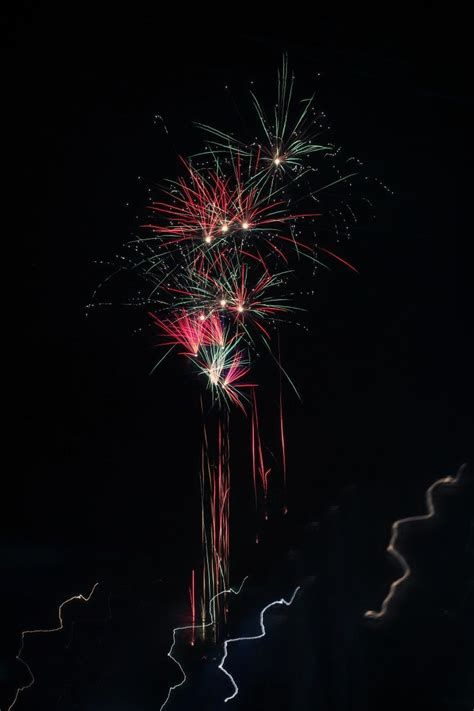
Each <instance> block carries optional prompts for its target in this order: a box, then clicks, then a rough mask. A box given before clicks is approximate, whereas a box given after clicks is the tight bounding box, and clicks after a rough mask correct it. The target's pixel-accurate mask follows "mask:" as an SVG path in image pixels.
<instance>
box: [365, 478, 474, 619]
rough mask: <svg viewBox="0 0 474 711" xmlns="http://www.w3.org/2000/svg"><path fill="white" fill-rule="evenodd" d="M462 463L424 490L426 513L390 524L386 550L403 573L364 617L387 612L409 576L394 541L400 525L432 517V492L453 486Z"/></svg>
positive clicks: (381, 615)
mask: <svg viewBox="0 0 474 711" xmlns="http://www.w3.org/2000/svg"><path fill="white" fill-rule="evenodd" d="M464 468H465V467H464V465H463V466H462V467H461V468H460V469H459V471H458V473H457V474H456V476H454V477H453V476H445V477H442V478H441V479H437V480H436V481H435V482H433V484H431V486H430V487H429V488H428V489H427V490H426V494H425V501H426V509H427V511H428V513H426V514H421V515H420V516H409V517H407V518H401V519H399V520H398V521H395V523H394V524H393V525H392V535H391V537H390V542H389V544H388V546H387V551H388V552H389V553H390V555H392V556H393V557H394V558H395V559H396V560H397V561H398V562H399V563H400V565H401V567H402V570H403V574H402V576H401V577H400V578H397V579H396V580H394V581H393V583H392V584H391V585H390V588H389V591H388V593H387V595H386V597H385V599H384V600H383V602H382V605H381V607H380V610H379V611H378V612H377V611H375V610H367V612H366V613H365V614H364V617H368V618H370V619H372V620H379V619H380V618H382V617H384V616H385V613H386V612H387V609H388V606H389V604H390V601H391V600H392V599H393V597H394V595H395V593H396V591H397V590H398V588H399V587H400V585H402V584H403V583H404V582H405V580H407V578H409V577H410V574H411V569H410V566H409V565H408V563H407V561H406V559H405V558H404V557H403V556H402V554H401V553H400V551H399V550H398V549H397V548H396V543H397V539H398V534H399V530H400V526H403V525H405V524H407V523H414V522H417V521H428V520H429V519H430V518H433V517H434V516H435V515H436V509H435V507H434V503H433V492H434V490H435V489H436V488H437V487H438V486H442V485H450V486H454V485H455V484H457V483H458V482H459V479H460V476H461V474H462V472H463V470H464Z"/></svg>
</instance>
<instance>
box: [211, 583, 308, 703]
mask: <svg viewBox="0 0 474 711" xmlns="http://www.w3.org/2000/svg"><path fill="white" fill-rule="evenodd" d="M299 590H300V586H299V585H298V587H297V588H296V590H295V591H294V593H293V595H292V596H291V597H290V599H289V600H285V599H284V598H280V599H279V600H274V601H273V602H270V603H269V604H268V605H266V606H265V607H264V608H263V610H262V611H261V612H260V630H261V632H260V634H257V635H255V636H253V637H234V638H233V639H227V640H225V642H224V655H223V657H222V659H221V662H220V664H219V669H220V670H221V671H223V672H224V674H225V675H226V676H228V677H229V679H230V681H231V683H232V686H233V687H234V692H233V693H232V694H231V695H230V696H227V697H226V698H225V699H224V702H225V703H227V702H228V701H230V700H231V699H234V698H235V697H236V696H237V694H238V693H239V687H238V686H237V684H236V683H235V679H234V677H233V676H232V674H231V673H230V672H228V671H227V669H225V668H224V662H225V660H226V659H227V654H228V649H227V648H228V645H229V644H231V643H232V642H249V641H252V640H255V639H261V638H262V637H265V635H266V630H265V625H264V624H263V619H264V617H265V613H266V611H267V610H269V609H270V608H271V607H275V605H286V607H289V606H290V605H291V604H292V603H293V601H294V599H295V597H296V595H297V594H298V591H299Z"/></svg>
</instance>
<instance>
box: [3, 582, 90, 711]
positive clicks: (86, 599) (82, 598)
mask: <svg viewBox="0 0 474 711" xmlns="http://www.w3.org/2000/svg"><path fill="white" fill-rule="evenodd" d="M98 584H99V583H95V584H94V586H93V587H92V590H91V591H90V593H89V595H82V594H80V595H73V596H72V597H69V598H68V599H67V600H64V602H62V603H61V604H60V606H59V608H58V619H59V627H53V628H52V629H49V630H42V629H39V630H24V631H23V632H22V633H21V645H20V649H19V650H18V653H17V655H16V659H17V660H18V661H19V662H21V663H22V664H23V666H24V667H26V669H27V671H28V674H29V675H30V679H29V681H28V683H27V684H25V685H24V686H20V687H18V689H17V690H16V692H15V696H14V698H13V701H12V702H11V704H10V706H9V707H8V709H7V711H11V710H12V709H13V707H14V706H15V704H16V702H17V701H18V697H19V696H20V694H21V693H22V692H23V691H26V690H27V689H30V688H31V687H32V686H33V684H34V683H35V677H34V675H33V672H32V671H31V668H30V666H29V664H27V662H25V660H24V659H23V658H22V656H21V655H22V653H23V648H24V645H25V637H26V635H28V634H50V633H52V632H60V631H61V630H62V629H64V622H63V608H64V607H65V606H66V605H69V603H70V602H74V600H79V601H80V602H89V600H90V599H91V597H92V595H93V594H94V592H95V589H96V587H97V586H98Z"/></svg>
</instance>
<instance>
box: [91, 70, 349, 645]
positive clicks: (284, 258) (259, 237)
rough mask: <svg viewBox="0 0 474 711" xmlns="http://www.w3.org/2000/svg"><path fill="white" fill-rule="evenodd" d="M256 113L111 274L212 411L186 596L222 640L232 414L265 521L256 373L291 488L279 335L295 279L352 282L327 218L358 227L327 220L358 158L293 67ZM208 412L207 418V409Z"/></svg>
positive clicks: (212, 145)
mask: <svg viewBox="0 0 474 711" xmlns="http://www.w3.org/2000/svg"><path fill="white" fill-rule="evenodd" d="M251 103H252V104H253V109H254V111H255V119H256V126H257V129H256V134H258V135H255V136H253V137H251V138H245V137H242V138H241V137H236V136H234V135H232V133H230V132H226V131H222V130H220V129H216V128H213V127H211V126H208V125H204V124H199V128H200V130H201V131H202V136H203V137H204V146H203V149H202V150H201V151H200V152H199V153H196V154H195V155H193V156H191V157H188V158H181V159H180V172H181V174H180V175H179V176H178V177H177V178H175V179H172V180H168V181H167V182H165V184H164V186H163V188H162V190H161V194H160V195H159V196H157V198H156V199H154V200H153V201H152V202H151V203H150V218H149V219H148V220H147V221H146V223H145V224H144V225H142V227H143V229H144V232H143V234H140V235H139V236H137V237H136V238H134V239H133V240H131V242H130V243H129V245H128V248H127V252H126V254H124V255H121V258H120V263H119V265H117V268H116V271H115V273H116V272H117V271H119V272H121V271H123V270H127V271H130V272H132V273H134V274H136V275H138V276H139V277H140V279H142V280H143V281H144V283H145V285H146V288H147V291H146V292H141V293H140V295H139V296H138V295H137V297H136V299H133V300H132V301H131V302H130V303H133V304H139V305H142V304H146V305H147V307H148V312H149V314H150V318H151V321H152V324H153V326H154V327H155V328H156V329H157V340H158V343H159V344H160V345H162V346H163V347H166V351H165V352H164V355H163V356H162V357H161V358H160V359H159V361H158V363H157V365H158V364H159V363H161V362H162V360H163V359H164V358H166V357H168V356H169V355H170V354H171V353H172V352H174V353H176V354H178V355H179V356H180V358H181V361H182V362H183V365H184V363H186V364H187V365H186V368H187V369H188V370H191V371H193V372H194V373H195V374H196V377H197V378H198V379H200V380H201V381H202V382H203V389H204V391H205V392H206V393H207V396H208V397H210V401H211V404H212V405H213V407H214V410H215V411H216V412H217V420H218V421H217V424H216V429H215V430H214V428H213V436H212V437H209V434H210V433H209V432H208V427H207V426H206V423H205V422H204V427H203V453H202V462H201V474H200V484H201V509H202V511H201V521H202V550H203V567H202V575H201V576H197V578H195V577H193V585H192V591H193V592H192V605H194V607H193V610H194V612H193V615H195V599H196V587H195V585H196V579H197V580H200V585H201V604H200V607H201V617H202V619H203V620H204V619H205V614H204V611H205V610H207V609H208V607H209V604H210V600H211V599H212V600H214V607H215V609H213V618H215V619H216V620H218V623H216V625H215V626H214V630H215V631H214V634H217V632H216V630H218V629H219V628H222V629H224V628H225V624H224V623H225V609H226V604H225V595H221V592H222V591H223V590H225V589H227V588H228V581H229V570H230V568H229V551H230V533H229V532H230V526H229V512H230V442H229V416H230V413H231V412H232V411H233V410H237V411H238V410H240V411H241V413H243V414H245V415H246V416H247V419H248V422H249V438H250V452H251V455H250V456H251V473H252V477H253V486H254V494H255V502H256V505H257V507H260V506H261V507H262V509H263V514H264V517H265V518H266V517H267V516H268V491H269V482H270V477H271V471H272V468H274V464H273V463H272V467H270V466H269V464H268V462H267V461H266V457H265V454H264V446H263V443H262V437H261V433H260V419H261V418H260V415H259V408H258V402H257V387H258V382H257V380H256V378H255V377H254V365H255V362H256V360H257V359H258V358H259V357H260V356H261V355H262V354H269V355H270V356H271V362H272V363H275V364H276V366H277V369H278V373H277V377H278V386H279V397H278V402H277V407H276V409H277V410H278V412H279V415H278V417H279V423H278V428H279V437H280V444H281V458H282V462H281V471H282V473H283V480H284V485H286V472H287V461H286V444H285V431H284V419H283V413H284V407H283V399H282V389H283V388H282V375H283V376H284V377H285V379H286V380H288V382H289V383H290V384H291V385H292V387H293V388H294V389H295V390H296V387H295V386H294V384H293V383H292V381H291V379H290V377H289V375H288V374H287V372H286V371H285V370H284V369H283V367H282V366H281V358H280V347H279V338H280V330H281V328H282V327H283V325H284V324H285V323H290V322H292V321H293V320H294V319H295V317H296V314H297V312H299V311H301V310H304V307H305V304H304V303H301V295H302V293H303V292H302V289H301V285H300V280H301V278H304V274H305V273H306V274H309V276H312V275H313V274H314V273H315V270H316V268H317V267H318V266H320V265H322V266H326V265H325V264H323V261H322V259H323V257H325V258H329V259H330V260H331V261H333V260H336V261H338V262H339V263H340V264H342V265H344V266H345V267H347V268H349V269H351V270H354V271H356V269H355V267H353V265H351V264H350V263H349V262H348V261H347V260H346V259H344V258H343V257H341V256H339V255H338V254H336V252H335V251H334V250H333V249H329V248H328V247H327V246H325V245H324V246H323V245H321V234H324V228H322V227H321V219H323V224H324V220H325V219H326V221H327V218H329V224H330V225H331V226H332V225H334V224H336V223H337V225H338V227H337V229H335V230H331V233H332V232H334V234H335V236H336V238H337V239H339V235H340V233H341V230H342V231H343V232H344V233H345V234H347V232H348V227H347V225H348V222H349V220H350V219H352V218H353V219H355V215H354V211H353V210H352V208H351V207H350V205H349V204H348V201H347V198H346V196H344V198H341V199H338V206H337V207H336V208H335V207H334V205H332V206H331V207H330V208H328V209H325V205H324V203H323V201H322V199H321V195H322V194H324V189H325V188H329V187H332V188H334V186H339V185H340V184H342V183H346V185H349V184H350V181H351V179H352V177H353V176H354V175H355V171H354V170H353V169H352V167H353V166H354V161H351V160H348V161H346V162H345V163H344V164H343V165H342V166H341V165H340V158H341V156H340V151H339V150H338V149H336V148H335V147H334V146H332V145H330V144H329V143H328V142H325V141H322V140H321V134H322V133H323V132H324V131H325V130H326V129H327V121H326V118H325V115H324V113H323V112H321V111H318V110H317V109H316V107H315V97H314V96H310V97H309V98H306V99H303V100H300V101H299V102H295V78H294V76H293V75H292V74H290V71H289V68H288V62H287V59H286V57H284V59H283V63H282V66H281V69H280V71H279V72H278V81H277V96H276V102H275V104H274V106H273V107H272V109H271V110H270V111H267V110H266V109H265V107H264V105H263V103H262V102H260V100H259V99H258V98H257V96H256V94H255V93H254V92H251ZM339 224H341V230H340V229H339ZM326 232H327V230H326ZM323 239H324V237H323ZM330 246H331V245H330ZM105 283H107V280H104V284H105ZM155 367H156V366H155ZM201 411H202V412H203V413H204V412H205V411H206V412H207V411H208V410H207V408H204V406H201ZM284 510H286V506H285V507H284ZM193 575H194V574H193Z"/></svg>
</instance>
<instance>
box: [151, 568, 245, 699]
mask: <svg viewBox="0 0 474 711" xmlns="http://www.w3.org/2000/svg"><path fill="white" fill-rule="evenodd" d="M247 577H248V576H245V578H244V579H243V580H242V582H241V583H240V586H239V587H238V588H237V590H234V588H229V589H228V590H221V591H220V592H218V593H216V595H214V597H212V598H211V599H210V601H209V614H210V617H211V621H210V622H208V623H207V624H205V625H199V628H200V629H202V628H205V627H211V626H212V625H213V624H215V619H214V613H213V604H214V601H215V599H216V598H217V597H219V596H220V595H228V594H230V593H232V594H233V595H239V594H240V591H241V590H242V588H243V586H244V584H245V581H246V580H247ZM197 628H198V625H187V626H185V627H175V628H174V630H173V644H172V645H171V647H170V649H169V652H168V657H169V658H170V659H172V660H173V662H174V663H175V664H177V665H178V667H179V669H180V671H181V674H182V675H183V678H182V680H181V681H180V682H179V684H175V685H174V686H170V688H169V691H168V695H167V697H166V699H165V700H164V702H163V703H162V705H161V706H160V711H163V709H164V708H165V706H166V704H167V703H168V701H169V700H170V697H171V694H172V693H173V691H175V690H176V689H179V687H180V686H183V684H184V683H185V682H186V679H187V678H188V677H187V676H186V673H185V671H184V669H183V667H182V665H181V664H180V662H179V661H178V660H177V659H176V657H173V649H174V647H175V645H176V633H177V632H182V631H184V630H192V631H193V633H194V631H195V630H196V629H197Z"/></svg>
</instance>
